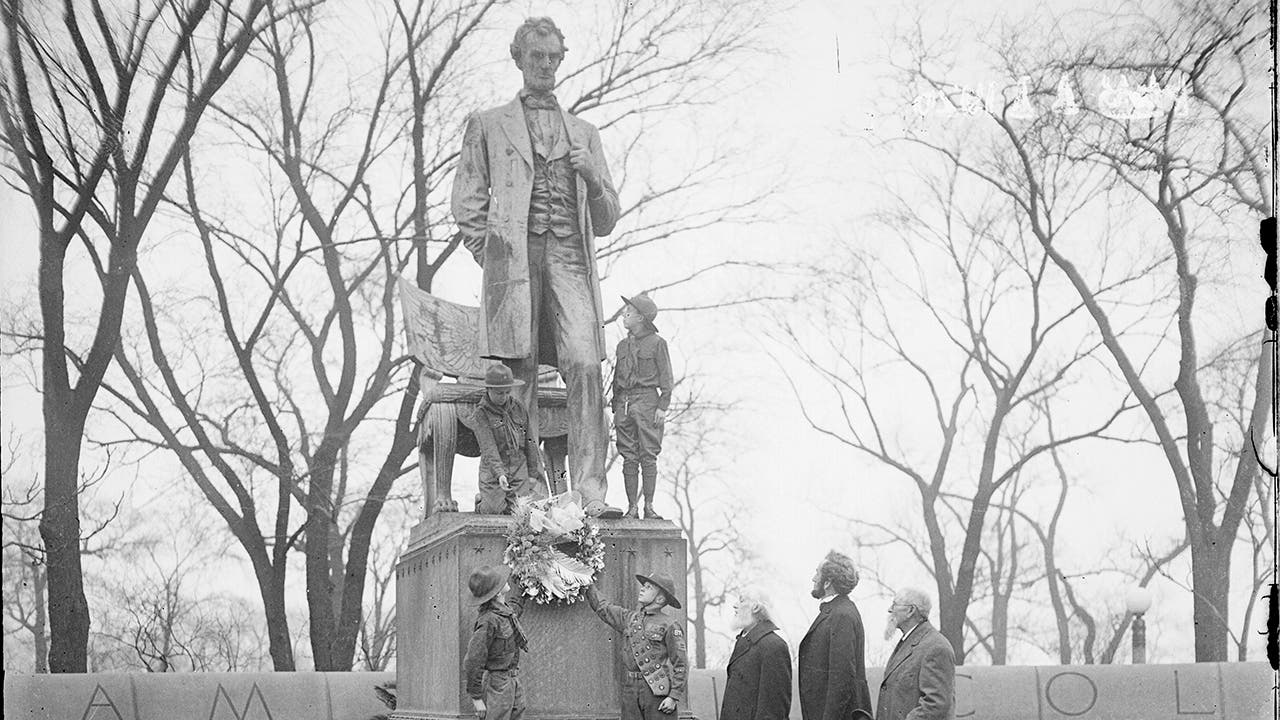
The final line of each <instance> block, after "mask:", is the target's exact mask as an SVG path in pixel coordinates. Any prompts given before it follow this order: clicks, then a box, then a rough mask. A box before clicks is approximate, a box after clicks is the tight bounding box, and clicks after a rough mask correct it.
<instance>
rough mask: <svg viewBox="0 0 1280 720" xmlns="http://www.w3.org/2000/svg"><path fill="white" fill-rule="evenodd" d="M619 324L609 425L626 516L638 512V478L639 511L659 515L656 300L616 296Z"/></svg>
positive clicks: (663, 356) (662, 410) (662, 357)
mask: <svg viewBox="0 0 1280 720" xmlns="http://www.w3.org/2000/svg"><path fill="white" fill-rule="evenodd" d="M622 300H623V302H624V303H625V305H624V306H623V309H622V324H623V326H624V327H626V328H627V336H626V337H625V338H623V339H622V342H619V343H618V351H617V354H616V362H615V366H614V371H613V427H614V431H615V432H616V434H617V443H618V454H619V455H621V456H622V483H623V485H624V486H625V487H626V490H627V514H626V517H629V518H636V517H639V516H640V511H639V500H640V479H641V477H642V476H643V479H644V516H645V518H646V519H649V520H661V519H662V516H660V515H658V513H657V512H655V511H654V509H653V495H654V492H655V490H656V489H657V486H658V453H660V452H662V428H663V424H664V423H665V422H666V415H667V408H668V407H670V406H671V388H672V386H673V385H674V381H673V380H672V377H671V355H670V354H669V353H668V352H667V341H666V340H663V339H662V337H661V336H660V335H658V328H657V327H656V326H655V325H654V324H653V319H654V318H656V317H657V316H658V305H657V303H655V302H654V301H653V300H651V299H650V298H649V296H648V295H645V294H640V295H637V296H635V297H632V298H628V297H623V298H622Z"/></svg>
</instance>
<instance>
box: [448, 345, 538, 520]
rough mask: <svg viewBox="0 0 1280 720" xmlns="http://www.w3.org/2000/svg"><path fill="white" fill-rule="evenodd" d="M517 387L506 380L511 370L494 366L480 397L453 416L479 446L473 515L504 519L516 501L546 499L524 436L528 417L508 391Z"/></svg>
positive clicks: (534, 449) (532, 448)
mask: <svg viewBox="0 0 1280 720" xmlns="http://www.w3.org/2000/svg"><path fill="white" fill-rule="evenodd" d="M523 384H524V381H522V380H516V379H514V378H513V377H512V375H511V368H509V367H507V366H506V365H503V364H502V363H494V364H492V365H490V366H489V369H488V371H486V372H485V375H484V387H485V391H484V395H482V396H481V397H480V400H479V401H478V402H477V403H476V404H475V405H474V406H473V407H472V408H471V409H470V410H469V411H464V412H462V413H459V418H458V419H459V420H461V421H462V424H464V425H466V426H467V427H468V428H470V429H471V432H473V433H475V436H476V442H477V443H478V444H479V445H480V492H479V494H478V495H476V512H478V513H486V514H490V515H503V514H506V515H509V514H511V511H512V509H513V508H514V507H515V500H516V496H517V495H529V494H533V495H537V496H539V497H545V496H546V492H545V488H544V484H545V482H546V481H545V480H544V477H545V476H544V475H543V472H542V454H541V453H540V452H538V444H537V441H536V440H535V439H534V438H533V437H531V435H530V433H529V415H528V413H527V412H526V411H525V408H524V406H523V405H521V404H520V401H519V400H516V399H515V398H514V397H512V395H511V389H512V388H514V387H519V386H521V385H523Z"/></svg>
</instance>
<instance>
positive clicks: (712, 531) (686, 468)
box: [659, 375, 756, 668]
mask: <svg viewBox="0 0 1280 720" xmlns="http://www.w3.org/2000/svg"><path fill="white" fill-rule="evenodd" d="M677 385H678V387H680V388H681V390H682V393H681V394H682V395H683V397H680V396H678V397H677V398H676V400H675V402H673V404H672V406H671V416H670V418H671V419H670V420H668V427H667V432H666V435H665V437H664V440H663V446H664V447H663V454H662V456H661V458H660V462H659V473H660V475H661V476H662V477H664V478H665V479H666V481H665V482H664V483H663V488H662V489H663V491H664V494H665V495H667V497H668V498H670V500H671V501H672V502H673V503H674V504H675V513H674V517H670V516H671V515H672V514H671V513H664V515H665V516H668V517H670V519H671V520H672V521H674V522H675V524H676V526H677V527H679V528H680V531H681V533H682V534H683V535H684V537H685V539H686V540H687V541H688V546H689V547H688V568H687V576H688V581H689V583H688V587H689V593H688V595H689V605H690V606H689V609H688V618H689V626H690V631H691V634H692V639H693V643H692V645H693V655H694V656H693V666H694V667H698V668H705V667H706V666H707V648H708V646H709V643H710V635H713V634H715V631H714V630H713V629H711V628H709V627H708V613H710V612H712V611H714V610H715V609H716V608H720V607H723V606H724V605H725V603H726V602H728V601H729V600H731V599H732V597H733V595H734V593H736V592H738V591H740V590H741V589H742V588H743V587H744V586H745V585H746V584H747V582H748V579H749V578H750V577H751V574H752V572H753V570H754V569H755V566H756V558H755V554H754V552H753V550H752V548H751V547H750V544H749V542H748V541H747V539H746V538H744V537H743V536H742V534H741V533H740V532H738V527H739V523H736V522H734V521H733V519H732V518H734V517H735V516H740V515H741V513H742V512H743V503H742V501H741V498H739V497H738V496H737V494H736V490H735V488H734V486H733V485H732V483H731V482H730V480H729V477H728V473H731V472H733V468H732V467H730V466H727V465H726V464H724V463H723V462H721V461H719V460H717V458H721V457H731V456H732V454H731V453H729V452H727V450H726V439H725V436H724V433H723V431H722V430H721V427H722V425H721V422H722V420H723V418H724V415H725V412H726V411H727V410H728V409H729V408H730V407H731V405H730V404H726V403H722V402H717V401H715V400H713V399H711V398H709V397H707V396H706V395H705V393H704V392H703V391H702V389H701V388H700V387H695V386H696V383H695V382H694V381H693V380H692V379H691V378H690V377H689V376H687V375H686V376H685V377H682V378H681V379H680V381H679V382H678V383H677Z"/></svg>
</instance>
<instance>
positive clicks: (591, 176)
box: [569, 145, 600, 194]
mask: <svg viewBox="0 0 1280 720" xmlns="http://www.w3.org/2000/svg"><path fill="white" fill-rule="evenodd" d="M569 164H570V165H572V166H573V169H574V170H575V171H576V172H577V173H578V174H579V175H581V176H582V179H583V181H584V182H586V183H587V190H588V191H589V192H590V193H591V194H595V193H597V192H599V191H600V176H599V175H598V174H597V173H596V166H595V162H594V161H592V159H591V151H590V150H588V149H587V146H586V145H574V146H573V148H572V149H571V150H569Z"/></svg>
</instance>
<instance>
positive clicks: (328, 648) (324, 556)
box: [306, 440, 351, 672]
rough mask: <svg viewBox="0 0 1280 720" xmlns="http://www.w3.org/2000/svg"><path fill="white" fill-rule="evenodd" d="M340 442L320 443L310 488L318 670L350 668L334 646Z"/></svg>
mask: <svg viewBox="0 0 1280 720" xmlns="http://www.w3.org/2000/svg"><path fill="white" fill-rule="evenodd" d="M338 450H339V445H338V444H337V443H335V442H333V441H332V440H327V441H326V442H323V443H321V445H320V447H319V448H317V450H316V454H315V457H314V458H312V461H311V486H310V488H309V489H308V492H307V530H306V579H307V613H308V615H309V616H310V617H309V621H310V630H311V655H312V657H313V658H314V660H315V669H316V671H317V672H333V671H339V670H350V669H351V667H350V666H349V665H348V666H347V667H337V663H336V662H335V660H334V653H333V646H334V639H335V636H336V634H337V630H338V628H337V622H336V620H335V617H334V604H333V598H334V588H333V580H332V576H331V575H330V570H331V565H330V557H329V541H330V539H331V537H332V536H331V525H332V523H333V520H334V518H333V509H332V504H333V472H334V470H335V469H336V467H337V463H338Z"/></svg>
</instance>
